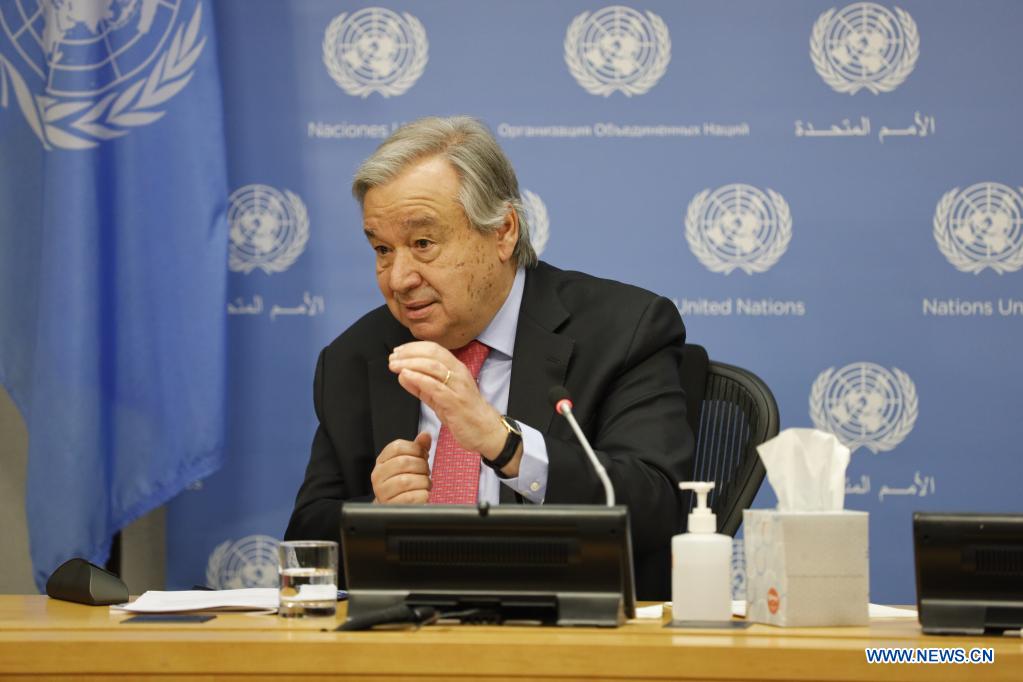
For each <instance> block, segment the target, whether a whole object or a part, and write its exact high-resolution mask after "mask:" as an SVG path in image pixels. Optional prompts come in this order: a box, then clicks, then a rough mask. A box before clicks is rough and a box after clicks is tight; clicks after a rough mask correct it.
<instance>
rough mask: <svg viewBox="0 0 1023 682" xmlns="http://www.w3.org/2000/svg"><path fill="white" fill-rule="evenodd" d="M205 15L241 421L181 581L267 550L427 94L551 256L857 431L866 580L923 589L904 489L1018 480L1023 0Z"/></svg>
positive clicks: (373, 299) (977, 500)
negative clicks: (363, 168)
mask: <svg viewBox="0 0 1023 682" xmlns="http://www.w3.org/2000/svg"><path fill="white" fill-rule="evenodd" d="M215 21H216V31H217V49H218V51H219V52H218V54H219V61H220V73H221V81H222V87H223V95H224V99H223V102H224V117H225V128H226V136H227V155H228V175H229V185H230V190H229V191H230V193H231V195H230V202H229V208H228V223H229V231H230V234H229V239H230V241H229V250H230V254H229V267H230V272H229V276H228V296H227V300H226V301H225V302H224V305H225V312H226V313H227V320H228V345H227V349H228V350H227V354H228V355H227V365H228V367H227V373H228V386H229V395H228V429H227V452H226V458H225V464H224V465H223V467H222V468H221V469H220V471H219V472H218V473H216V474H215V475H213V476H210V477H209V478H206V479H205V480H202V481H201V482H196V483H195V484H193V485H192V486H191V489H190V490H188V491H187V492H185V493H183V494H182V495H180V496H179V497H178V498H177V499H176V500H175V501H174V502H173V503H172V504H171V506H170V513H169V517H168V518H169V520H168V552H167V554H168V557H169V568H168V582H169V586H171V587H182V586H188V585H191V584H193V583H196V582H202V581H203V580H208V581H209V582H210V583H211V584H214V585H223V586H231V585H236V586H237V585H249V584H256V583H257V582H259V581H260V580H273V579H274V578H275V576H274V574H273V566H274V564H273V554H272V549H273V542H274V541H273V538H275V537H280V535H281V534H282V533H283V529H284V526H285V524H286V521H287V518H288V515H289V513H290V510H291V507H292V503H293V500H294V495H295V492H296V491H297V489H298V485H299V483H300V481H301V478H302V474H303V470H304V466H305V464H306V461H307V457H308V448H309V444H310V441H311V438H312V434H313V430H314V427H315V422H314V416H313V411H312V401H311V385H312V375H313V368H314V362H315V358H316V354H317V352H318V351H319V349H320V348H321V347H322V346H324V345H325V344H327V343H328V342H329V341H330V340H331V339H333V338H334V337H335V336H336V335H337V334H338V333H340V332H341V331H342V330H343V329H345V328H346V327H347V326H348V325H349V324H350V323H352V322H353V321H354V320H355V319H357V318H358V317H359V316H360V315H362V314H363V313H364V312H366V311H367V310H368V309H370V308H372V307H375V306H376V305H378V304H379V303H381V297H380V295H379V293H378V292H377V290H376V287H375V280H374V276H373V257H372V252H371V250H370V248H369V247H368V245H367V244H366V243H365V239H364V237H363V236H362V234H361V221H360V215H359V211H358V208H357V205H356V204H355V202H354V201H353V200H352V199H351V197H350V195H349V183H350V178H351V176H352V173H353V171H354V170H355V168H356V167H357V165H358V164H359V162H360V161H361V160H362V159H363V158H365V157H366V156H367V155H368V154H369V153H370V152H371V151H372V150H373V149H374V148H375V147H376V145H378V144H379V142H380V140H381V139H382V138H383V137H384V136H386V135H387V134H388V133H389V132H390V131H391V130H392V129H393V128H394V127H395V126H396V125H398V124H400V123H402V122H405V121H409V120H412V119H415V118H418V117H420V116H424V115H431V114H439V115H450V114H461V113H467V114H471V115H474V116H478V117H480V118H482V119H483V120H484V121H486V122H487V123H488V125H490V126H491V128H492V129H493V130H494V131H495V133H496V134H497V136H498V139H499V141H500V142H501V144H502V145H503V147H504V148H505V150H506V152H507V153H508V155H509V156H510V158H511V159H512V162H513V163H514V164H515V167H516V169H517V171H518V174H519V180H520V183H521V185H522V186H523V187H524V188H525V189H526V190H528V193H527V195H526V203H527V205H528V207H529V211H530V214H531V218H532V220H533V223H534V224H535V227H536V229H537V231H538V233H537V234H536V235H534V237H535V238H536V239H538V240H539V241H541V242H542V241H544V240H545V239H546V244H545V248H544V250H543V253H542V258H544V259H545V260H547V261H549V262H551V263H553V264H555V265H557V266H559V267H562V268H570V269H579V270H584V271H587V272H590V273H593V274H597V275H601V276H605V277H611V278H615V279H620V280H624V281H628V282H631V283H635V284H638V285H640V286H643V287H646V288H649V289H651V290H653V291H656V292H658V293H661V294H663V295H665V296H668V297H670V298H672V299H674V300H675V301H676V302H677V303H678V305H679V307H680V309H681V311H682V313H683V317H684V319H685V322H686V326H687V328H688V333H689V340H690V341H692V342H695V343H700V344H702V345H704V346H706V347H707V348H708V349H709V351H710V354H711V356H712V357H713V358H715V359H718V360H722V361H725V362H729V363H733V364H738V365H741V366H744V367H747V368H750V369H752V370H753V371H755V372H756V373H758V374H759V375H760V376H762V377H763V378H764V379H765V380H766V382H767V383H768V384H769V385H770V386H771V388H772V389H773V391H774V393H775V395H776V396H777V399H778V403H779V405H780V408H781V415H782V425H783V426H815V425H816V426H818V427H820V428H827V429H829V430H833V431H835V432H836V433H838V434H839V435H840V437H841V438H842V440H843V441H844V442H846V443H847V444H849V445H850V447H852V448H854V453H853V456H852V460H851V463H850V466H849V481H848V486H847V497H846V505H847V507H849V508H852V509H863V510H867V511H869V512H870V543H871V599H872V600H873V601H879V602H895V603H906V602H910V601H912V600H913V595H914V593H913V572H912V542H911V514H912V512H913V511H916V510H939V509H940V510H984V511H1020V504H1019V492H1018V484H1019V481H1020V480H1021V478H1023V476H1021V474H1023V465H1021V464H1020V461H1021V460H1020V457H1019V454H1020V453H1019V445H1018V443H1019V426H1018V424H1017V422H1018V419H1017V418H1016V416H1015V414H1014V405H1015V402H1016V401H1015V399H1013V398H1012V396H1013V395H1016V394H1015V390H1017V389H1016V387H1017V386H1018V385H1020V383H1021V381H1023V367H1021V364H1020V362H1019V361H1018V352H1019V351H1018V346H1019V341H1020V338H1021V336H1020V331H1021V329H1023V288H1021V286H1020V285H1021V282H1023V280H1021V276H1023V275H1021V274H1020V272H1019V270H1020V268H1021V266H1023V222H1021V215H1023V189H1021V185H1023V171H1021V167H1020V163H1019V159H1018V156H1019V154H1020V151H1021V150H1023V132H1021V126H1020V125H1019V122H1018V119H1019V106H1020V104H1021V103H1023V79H1021V78H1020V76H1019V74H1020V73H1021V72H1023V45H1021V43H1020V41H1019V40H1018V29H1019V27H1020V26H1021V25H1023V5H1021V4H1019V3H1017V2H1011V1H1008V0H1006V1H1002V2H998V1H989V2H984V3H976V2H964V1H939V0H928V1H926V2H924V1H919V0H905V1H903V2H900V3H899V4H898V5H894V4H891V3H887V2H885V3H852V4H842V3H836V2H831V1H827V2H816V1H804V2H762V1H740V0H699V1H697V0H692V1H688V2H666V1H657V0H648V1H646V2H642V3H639V4H630V5H625V6H612V5H604V4H601V3H590V2H581V1H564V2H556V3H552V2H543V1H540V0H536V1H520V2H514V3H508V2H498V1H491V2H469V1H461V0H448V1H432V2H389V3H387V4H385V5H371V4H365V3H360V2H340V1H338V0H306V1H304V2H300V3H290V2H289V3H285V2H277V1H271V0H219V1H218V2H216V3H215ZM2 115H4V116H5V117H6V118H5V119H4V121H5V125H7V123H8V122H12V123H13V122H17V123H18V125H21V122H20V121H16V119H14V118H12V117H13V116H14V114H13V113H12V112H10V111H8V112H6V113H5V114H2ZM159 125H161V123H156V124H154V125H153V126H152V127H154V128H155V127H158V126H159ZM180 142H181V144H186V145H187V144H188V140H187V139H183V140H181V141H180ZM180 199H181V200H182V201H188V197H181V198H180ZM773 504H774V498H773V495H772V494H771V493H770V492H769V491H768V490H766V484H765V490H764V491H762V493H761V495H760V496H759V497H758V500H757V503H756V505H757V506H770V505H773Z"/></svg>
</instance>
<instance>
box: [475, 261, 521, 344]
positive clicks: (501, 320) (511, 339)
mask: <svg viewBox="0 0 1023 682" xmlns="http://www.w3.org/2000/svg"><path fill="white" fill-rule="evenodd" d="M525 287H526V270H525V269H524V268H519V269H517V270H516V271H515V279H514V281H512V287H511V291H509V292H508V297H507V298H505V299H504V304H503V305H501V309H500V310H498V311H497V314H496V315H494V319H492V320H491V321H490V324H488V325H487V328H486V329H484V330H483V332H482V333H481V334H480V335H479V336H478V337H476V338H477V339H479V341H481V342H482V343H485V344H487V345H488V346H490V348H491V349H492V350H496V351H497V352H499V353H502V354H504V355H507V356H508V357H509V358H510V357H512V349H513V348H514V347H515V330H516V329H518V326H519V308H521V307H522V292H523V290H524V289H525Z"/></svg>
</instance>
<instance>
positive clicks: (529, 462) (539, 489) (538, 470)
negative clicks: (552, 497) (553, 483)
mask: <svg viewBox="0 0 1023 682" xmlns="http://www.w3.org/2000/svg"><path fill="white" fill-rule="evenodd" d="M518 424H519V428H520V429H522V459H521V460H520V461H519V475H518V476H516V477H514V478H502V479H500V481H501V483H503V484H504V485H506V486H509V487H510V488H511V489H512V490H514V491H515V492H517V493H518V494H519V495H522V496H523V497H524V498H526V499H527V500H529V501H530V502H532V503H533V504H543V500H544V497H545V496H546V495H547V467H548V459H547V442H546V441H545V440H544V439H543V434H541V433H540V432H539V431H537V430H536V429H534V428H533V427H532V426H529V425H527V424H523V423H522V422H518Z"/></svg>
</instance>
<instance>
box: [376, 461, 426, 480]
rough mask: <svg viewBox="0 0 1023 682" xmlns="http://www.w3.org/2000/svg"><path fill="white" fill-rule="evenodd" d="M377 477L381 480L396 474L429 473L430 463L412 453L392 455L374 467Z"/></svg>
mask: <svg viewBox="0 0 1023 682" xmlns="http://www.w3.org/2000/svg"><path fill="white" fill-rule="evenodd" d="M375 472H376V475H377V478H378V479H379V480H381V481H383V480H386V479H388V478H390V477H392V476H397V475H398V474H423V475H428V474H429V473H430V464H429V462H427V460H426V458H425V457H418V456H413V455H401V456H400V457H392V458H391V459H389V460H387V461H386V462H381V463H380V464H378V465H377V466H376V468H375Z"/></svg>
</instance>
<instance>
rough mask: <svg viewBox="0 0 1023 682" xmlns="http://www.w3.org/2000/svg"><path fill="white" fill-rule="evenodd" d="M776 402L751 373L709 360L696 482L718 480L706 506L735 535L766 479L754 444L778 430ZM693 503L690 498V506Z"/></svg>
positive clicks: (698, 433) (721, 529)
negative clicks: (743, 512) (744, 513)
mask: <svg viewBox="0 0 1023 682" xmlns="http://www.w3.org/2000/svg"><path fill="white" fill-rule="evenodd" d="M778 426H779V419H778V404H777V402H775V399H774V395H773V394H772V393H771V390H770V389H769V388H768V387H767V384H765V383H764V382H763V381H762V380H761V379H760V378H759V377H757V376H756V375H755V374H753V373H752V372H750V371H748V370H745V369H742V368H741V367H735V366H733V365H727V364H725V363H722V362H714V361H713V360H712V361H710V363H709V365H708V368H707V386H706V389H705V391H704V394H703V402H702V404H701V408H700V420H699V426H698V428H697V431H696V454H695V457H694V460H693V480H694V481H714V490H713V491H712V492H711V494H710V496H709V501H708V504H709V505H710V506H711V508H712V509H713V510H714V513H715V514H716V515H717V522H718V532H719V533H724V534H726V535H733V536H734V535H735V532H736V531H737V530H738V529H739V524H740V523H742V510H743V509H746V508H748V507H749V505H750V504H752V503H753V498H754V497H755V496H756V494H757V490H759V489H760V484H761V482H763V480H764V465H763V463H762V462H761V461H760V456H759V455H758V454H757V450H756V447H757V446H758V445H760V444H761V443H763V442H764V441H765V440H768V439H769V438H773V437H774V436H775V435H777V433H778ZM694 505H695V495H693V496H691V499H690V504H689V508H690V509H692V507H693V506H694Z"/></svg>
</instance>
